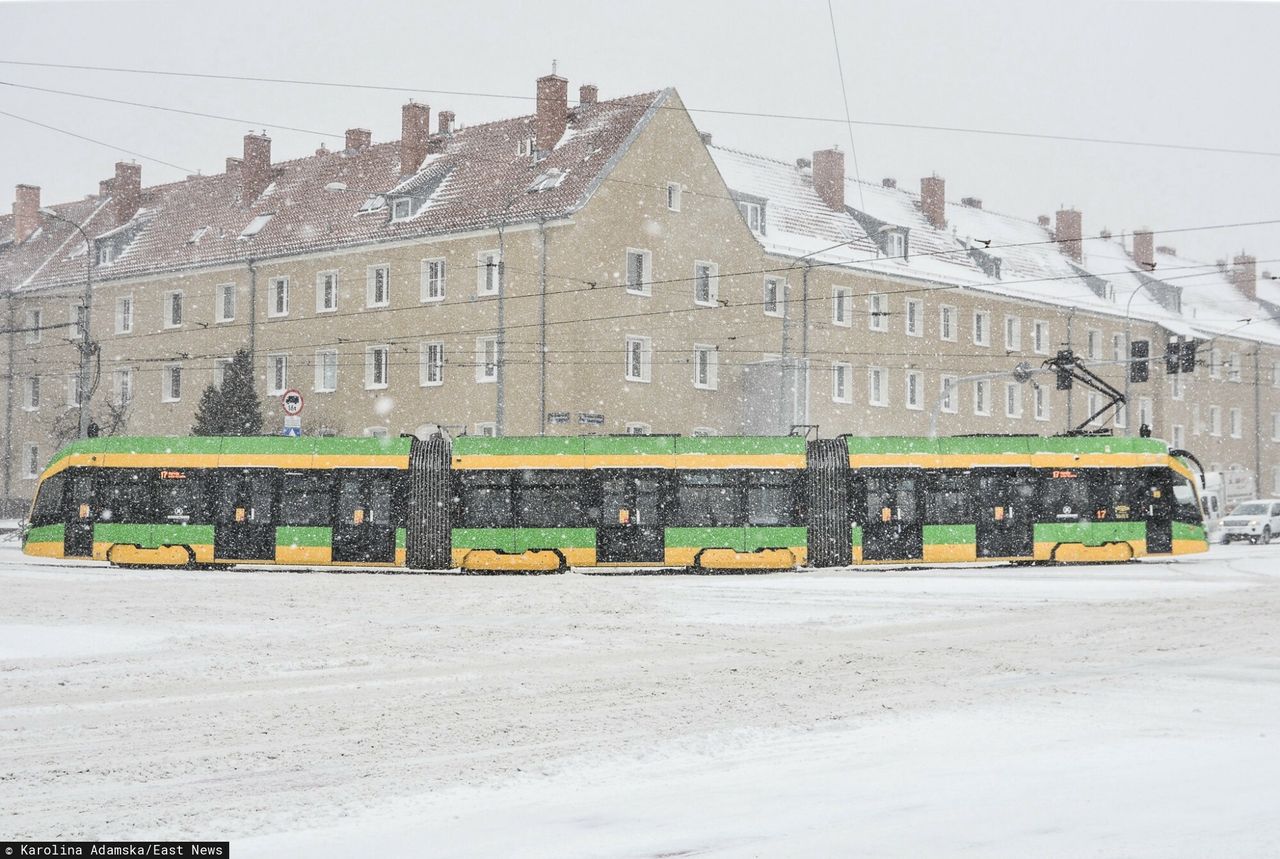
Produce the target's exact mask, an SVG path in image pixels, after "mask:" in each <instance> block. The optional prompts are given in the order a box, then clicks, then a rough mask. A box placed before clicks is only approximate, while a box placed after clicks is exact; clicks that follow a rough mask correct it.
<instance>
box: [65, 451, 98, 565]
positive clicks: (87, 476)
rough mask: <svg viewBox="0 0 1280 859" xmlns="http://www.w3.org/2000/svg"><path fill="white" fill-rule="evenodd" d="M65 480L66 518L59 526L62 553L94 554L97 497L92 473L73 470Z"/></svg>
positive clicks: (68, 555) (81, 555)
mask: <svg viewBox="0 0 1280 859" xmlns="http://www.w3.org/2000/svg"><path fill="white" fill-rule="evenodd" d="M69 476H70V479H69V480H68V481H67V488H66V492H67V496H66V503H65V504H64V505H63V510H64V511H65V518H64V520H63V529H62V554H63V556H64V557H67V558H89V557H92V556H93V520H94V517H95V514H96V513H97V510H96V507H97V503H98V502H97V498H96V497H95V496H94V493H93V472H92V471H89V470H88V469H80V468H78V469H73V470H71V471H70V473H69Z"/></svg>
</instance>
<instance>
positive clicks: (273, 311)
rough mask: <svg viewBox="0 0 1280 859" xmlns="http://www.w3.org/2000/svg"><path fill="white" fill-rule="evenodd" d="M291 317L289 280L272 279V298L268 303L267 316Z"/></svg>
mask: <svg viewBox="0 0 1280 859" xmlns="http://www.w3.org/2000/svg"><path fill="white" fill-rule="evenodd" d="M288 315H289V278H287V277H273V278H271V296H270V298H269V299H268V302H267V316H288Z"/></svg>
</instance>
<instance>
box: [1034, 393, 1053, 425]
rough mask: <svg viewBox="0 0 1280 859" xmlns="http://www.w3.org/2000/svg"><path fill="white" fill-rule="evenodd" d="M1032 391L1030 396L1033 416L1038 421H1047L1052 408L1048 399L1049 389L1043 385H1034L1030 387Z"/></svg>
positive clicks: (1051, 403)
mask: <svg viewBox="0 0 1280 859" xmlns="http://www.w3.org/2000/svg"><path fill="white" fill-rule="evenodd" d="M1032 390H1033V391H1034V393H1033V394H1032V395H1031V398H1032V410H1033V415H1032V416H1033V417H1034V418H1035V419H1036V420H1038V421H1047V420H1049V416H1050V414H1051V412H1052V409H1053V402H1052V400H1050V399H1049V389H1048V388H1046V387H1045V386H1044V385H1036V386H1035V387H1033V388H1032Z"/></svg>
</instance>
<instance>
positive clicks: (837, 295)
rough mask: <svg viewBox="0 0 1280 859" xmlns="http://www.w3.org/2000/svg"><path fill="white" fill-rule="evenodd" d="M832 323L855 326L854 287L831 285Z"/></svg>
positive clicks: (844, 326)
mask: <svg viewBox="0 0 1280 859" xmlns="http://www.w3.org/2000/svg"><path fill="white" fill-rule="evenodd" d="M831 324H832V325H838V326H840V327H841V328H852V327H853V288H852V287H848V286H833V287H831Z"/></svg>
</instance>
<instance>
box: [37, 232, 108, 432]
mask: <svg viewBox="0 0 1280 859" xmlns="http://www.w3.org/2000/svg"><path fill="white" fill-rule="evenodd" d="M40 214H42V215H44V216H45V217H46V218H53V219H54V220H55V221H62V223H64V224H70V225H71V226H73V227H75V228H76V231H77V232H79V233H80V236H81V238H83V239H84V247H85V251H84V295H83V297H82V298H81V300H80V301H81V308H80V309H81V314H80V320H79V321H80V344H79V347H80V370H79V372H78V373H77V375H76V387H77V389H78V390H77V391H76V393H77V394H78V397H77V399H78V400H79V408H80V428H79V434H78V437H79V438H85V437H86V436H88V434H89V399H90V396H91V394H92V393H93V392H92V391H90V390H89V366H90V361H91V360H92V358H93V356H94V354H95V353H97V351H98V344H97V343H95V342H94V341H93V339H92V338H91V337H90V336H89V331H90V328H89V324H90V321H91V319H92V313H93V256H94V254H93V239H91V238H89V234H88V233H86V232H85V231H84V227H82V226H80V225H79V224H78V223H76V222H75V221H72V220H70V219H69V218H64V217H62V216H61V215H59V214H58V213H57V212H55V211H54V210H53V209H49V208H44V209H41V210H40Z"/></svg>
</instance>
